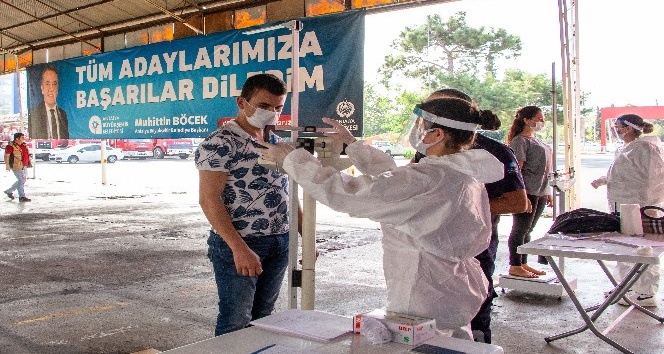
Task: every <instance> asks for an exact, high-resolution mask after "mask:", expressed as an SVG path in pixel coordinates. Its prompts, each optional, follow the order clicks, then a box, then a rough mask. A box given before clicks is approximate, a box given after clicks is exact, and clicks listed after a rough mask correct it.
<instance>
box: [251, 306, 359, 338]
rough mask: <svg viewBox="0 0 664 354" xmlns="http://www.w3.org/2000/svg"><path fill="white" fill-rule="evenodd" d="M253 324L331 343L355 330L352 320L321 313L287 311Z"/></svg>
mask: <svg viewBox="0 0 664 354" xmlns="http://www.w3.org/2000/svg"><path fill="white" fill-rule="evenodd" d="M251 324H252V325H254V326H256V327H258V328H262V329H265V330H268V331H273V332H279V333H285V334H291V335H294V336H298V337H303V338H306V339H311V340H315V341H321V342H329V341H332V340H333V339H335V338H337V337H339V336H341V335H344V334H346V333H349V332H351V331H352V330H353V321H352V319H351V318H348V317H343V316H338V315H333V314H330V313H325V312H320V311H307V310H298V309H293V310H286V311H283V312H278V313H275V314H272V315H270V316H267V317H263V318H261V319H258V320H255V321H251Z"/></svg>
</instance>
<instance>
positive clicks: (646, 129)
mask: <svg viewBox="0 0 664 354" xmlns="http://www.w3.org/2000/svg"><path fill="white" fill-rule="evenodd" d="M616 121H617V122H618V123H620V124H621V125H622V126H623V127H626V126H627V124H625V121H627V122H630V123H632V124H634V125H636V126H637V127H639V128H641V129H642V130H643V132H642V131H640V130H638V129H634V134H636V136H640V135H641V133H646V134H648V133H652V131H653V125H652V124H651V123H647V122H645V121H644V120H643V118H641V117H640V116H638V115H636V114H623V115H621V116H620V117H618V118H617V119H616Z"/></svg>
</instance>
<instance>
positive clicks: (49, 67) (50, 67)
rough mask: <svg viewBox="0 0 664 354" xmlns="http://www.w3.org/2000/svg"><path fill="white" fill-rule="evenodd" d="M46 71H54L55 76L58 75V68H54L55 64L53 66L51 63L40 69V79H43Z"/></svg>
mask: <svg viewBox="0 0 664 354" xmlns="http://www.w3.org/2000/svg"><path fill="white" fill-rule="evenodd" d="M47 71H52V72H54V73H55V76H59V75H58V69H56V68H55V66H53V65H46V67H45V68H44V71H42V77H41V81H44V73H45V72H47Z"/></svg>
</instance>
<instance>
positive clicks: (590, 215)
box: [548, 208, 620, 234]
mask: <svg viewBox="0 0 664 354" xmlns="http://www.w3.org/2000/svg"><path fill="white" fill-rule="evenodd" d="M612 231H616V232H620V217H619V216H618V215H616V214H609V213H605V212H602V211H599V210H593V209H587V208H579V209H575V210H570V211H568V212H566V213H562V214H560V215H558V217H557V218H556V220H554V221H553V225H551V228H550V229H549V231H548V233H550V234H557V233H562V234H580V233H590V232H612Z"/></svg>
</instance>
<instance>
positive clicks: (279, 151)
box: [260, 143, 295, 164]
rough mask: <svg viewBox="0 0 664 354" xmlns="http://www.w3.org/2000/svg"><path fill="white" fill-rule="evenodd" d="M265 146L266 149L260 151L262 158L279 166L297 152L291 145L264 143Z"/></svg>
mask: <svg viewBox="0 0 664 354" xmlns="http://www.w3.org/2000/svg"><path fill="white" fill-rule="evenodd" d="M263 146H265V149H260V150H261V152H262V157H263V158H264V159H266V160H268V161H272V162H275V163H278V164H283V163H284V159H286V156H288V154H289V153H290V152H291V151H293V150H295V148H294V147H293V146H292V145H291V144H289V143H278V144H268V143H263Z"/></svg>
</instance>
